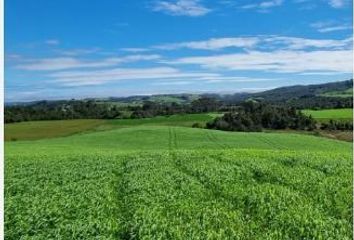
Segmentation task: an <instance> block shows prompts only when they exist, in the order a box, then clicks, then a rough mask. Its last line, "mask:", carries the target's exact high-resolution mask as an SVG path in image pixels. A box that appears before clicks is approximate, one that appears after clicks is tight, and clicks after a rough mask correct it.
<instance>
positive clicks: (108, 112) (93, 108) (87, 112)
mask: <svg viewBox="0 0 354 240" xmlns="http://www.w3.org/2000/svg"><path fill="white" fill-rule="evenodd" d="M120 116H121V112H120V111H119V109H118V107H116V106H112V105H107V104H99V103H95V102H94V101H68V102H63V103H59V104H58V103H56V104H51V103H48V102H45V101H43V102H39V103H36V104H34V105H29V106H11V107H5V123H14V122H23V121H36V120H64V119H85V118H86V119H114V118H118V117H120Z"/></svg>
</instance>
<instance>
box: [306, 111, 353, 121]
mask: <svg viewBox="0 0 354 240" xmlns="http://www.w3.org/2000/svg"><path fill="white" fill-rule="evenodd" d="M302 112H303V113H304V114H306V115H311V116H312V117H313V118H315V119H317V120H319V121H326V120H329V119H338V120H352V119H353V109H351V108H344V109H325V110H303V111H302Z"/></svg>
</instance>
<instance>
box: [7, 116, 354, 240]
mask: <svg viewBox="0 0 354 240" xmlns="http://www.w3.org/2000/svg"><path fill="white" fill-rule="evenodd" d="M199 117H200V118H202V119H200V120H201V121H204V117H206V116H204V117H202V116H201V115H200V116H199ZM182 118H183V117H182V116H174V117H172V118H171V119H172V120H176V122H175V123H173V121H172V120H171V119H170V122H166V119H164V120H165V121H162V120H163V119H160V120H158V119H154V120H152V119H150V120H149V119H145V120H144V124H141V123H139V121H142V120H136V121H135V120H133V121H132V120H124V121H123V120H122V121H119V120H117V121H115V122H112V123H109V124H108V125H107V123H105V124H103V125H99V126H98V127H99V128H100V127H101V128H106V129H110V130H106V131H97V130H96V131H91V132H82V133H79V134H75V135H72V136H67V137H58V138H52V139H42V140H35V141H9V142H6V143H5V172H6V174H5V213H6V214H5V233H6V236H5V237H6V239H16V240H17V239H352V217H353V215H352V183H353V182H352V170H351V169H352V147H351V144H350V143H346V142H340V141H335V140H330V139H326V138H319V137H314V136H308V135H300V134H290V133H289V134H285V133H233V132H222V131H216V130H207V129H197V128H187V127H183V125H184V124H186V123H187V122H188V123H189V122H193V121H195V120H196V119H195V118H196V116H194V119H193V121H192V120H191V119H188V118H190V116H189V117H188V116H185V118H184V120H185V121H184V123H182V122H183V121H177V119H179V120H182ZM53 124H54V123H53ZM159 124H161V125H159ZM174 124H176V125H182V126H173V125H174ZM54 125H55V124H54ZM163 125H165V126H163ZM186 125H188V124H186ZM101 130H102V129H101Z"/></svg>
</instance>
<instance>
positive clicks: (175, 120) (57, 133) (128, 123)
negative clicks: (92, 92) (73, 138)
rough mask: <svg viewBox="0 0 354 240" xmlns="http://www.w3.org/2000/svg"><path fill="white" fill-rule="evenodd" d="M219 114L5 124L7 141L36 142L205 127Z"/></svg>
mask: <svg viewBox="0 0 354 240" xmlns="http://www.w3.org/2000/svg"><path fill="white" fill-rule="evenodd" d="M217 115H218V114H186V115H173V116H168V117H155V118H145V119H118V120H62V121H36V122H22V123H14V124H5V140H6V141H10V140H36V139H42V138H55V137H63V136H68V135H72V134H75V133H79V132H83V131H88V130H91V131H96V130H98V131H100V130H110V129H116V128H125V127H132V126H140V125H148V126H161V125H162V126H185V127H191V126H192V125H193V123H200V124H201V125H204V124H205V123H206V122H208V121H210V120H211V119H213V118H214V117H215V116H217Z"/></svg>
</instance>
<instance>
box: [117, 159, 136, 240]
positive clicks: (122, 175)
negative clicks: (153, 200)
mask: <svg viewBox="0 0 354 240" xmlns="http://www.w3.org/2000/svg"><path fill="white" fill-rule="evenodd" d="M129 161H130V160H129V159H128V158H124V159H123V160H122V162H121V164H120V168H119V169H118V170H116V172H115V174H116V176H117V178H118V186H117V202H118V210H117V212H118V216H119V220H120V221H119V222H120V225H119V232H118V236H117V238H118V239H123V240H124V239H132V236H135V235H137V233H135V231H136V230H134V229H133V226H132V219H133V215H134V212H135V210H134V207H133V206H132V205H131V204H129V203H130V201H129V179H128V178H127V174H129V172H130V171H131V169H130V168H129V166H128V165H129Z"/></svg>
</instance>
